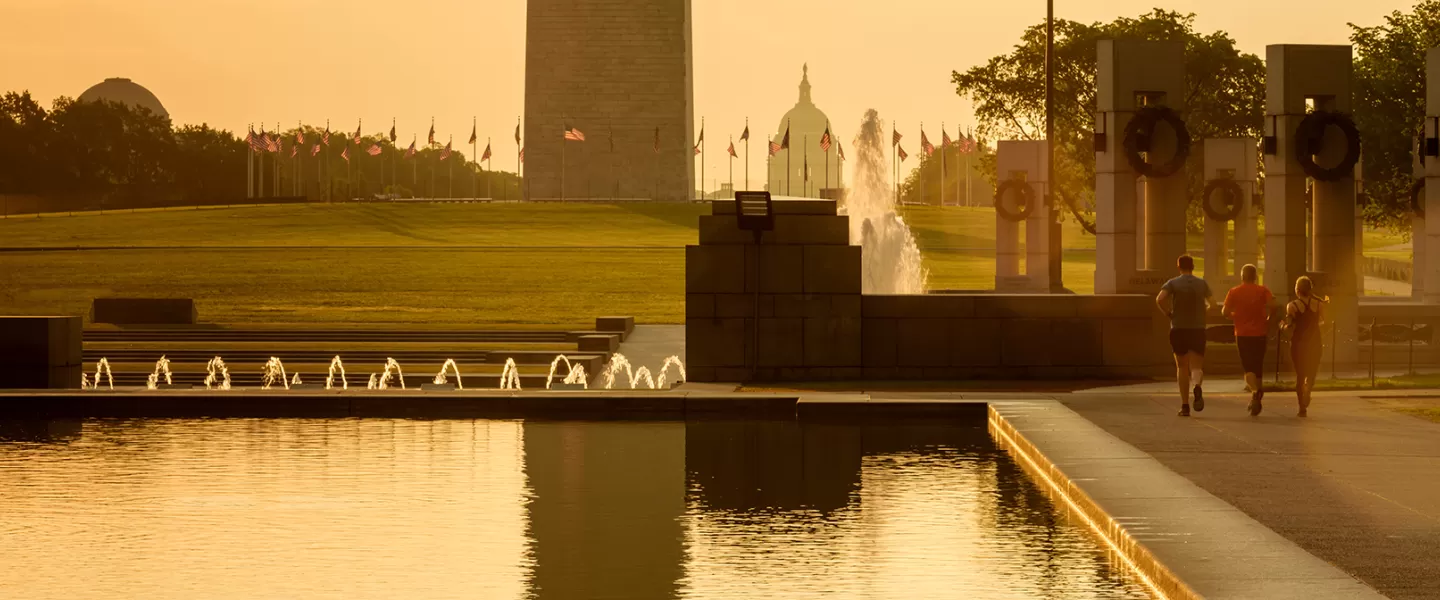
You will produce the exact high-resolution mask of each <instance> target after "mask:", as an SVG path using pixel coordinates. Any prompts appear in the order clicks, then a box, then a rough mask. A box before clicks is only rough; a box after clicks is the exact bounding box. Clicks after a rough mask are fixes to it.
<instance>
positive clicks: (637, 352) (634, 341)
mask: <svg viewBox="0 0 1440 600" xmlns="http://www.w3.org/2000/svg"><path fill="white" fill-rule="evenodd" d="M620 353H621V354H624V355H625V359H626V360H628V361H630V364H632V365H634V366H635V368H636V369H639V368H640V367H648V368H649V369H650V371H651V373H652V374H653V375H654V376H657V377H658V376H659V375H660V368H661V367H663V366H664V365H665V359H666V358H668V357H671V356H679V357H680V361H681V362H682V363H683V362H684V361H685V326H684V325H636V326H635V331H634V332H631V334H630V338H629V339H627V340H625V341H624V342H621V343H620ZM668 378H669V381H675V373H674V372H673V370H672V372H671V373H670V374H669V376H668Z"/></svg>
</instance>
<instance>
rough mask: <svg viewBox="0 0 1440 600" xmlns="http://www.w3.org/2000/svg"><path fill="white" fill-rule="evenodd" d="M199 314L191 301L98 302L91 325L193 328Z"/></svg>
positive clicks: (131, 300)
mask: <svg viewBox="0 0 1440 600" xmlns="http://www.w3.org/2000/svg"><path fill="white" fill-rule="evenodd" d="M198 316H199V315H198V314H197V313H196V311H195V301H194V300H191V299H189V298H96V299H95V301H94V302H93V303H92V304H91V307H90V321H91V322H94V323H109V324H112V325H194V324H195V323H196V321H197V318H198Z"/></svg>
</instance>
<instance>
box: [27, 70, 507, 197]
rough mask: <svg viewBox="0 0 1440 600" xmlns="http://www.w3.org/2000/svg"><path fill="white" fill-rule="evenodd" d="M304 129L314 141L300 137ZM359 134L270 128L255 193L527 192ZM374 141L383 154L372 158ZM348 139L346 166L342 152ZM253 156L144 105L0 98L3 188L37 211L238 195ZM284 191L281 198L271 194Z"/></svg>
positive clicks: (455, 161)
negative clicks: (275, 141)
mask: <svg viewBox="0 0 1440 600" xmlns="http://www.w3.org/2000/svg"><path fill="white" fill-rule="evenodd" d="M302 131H303V133H304V137H305V143H304V144H298V143H297V142H298V140H297V137H296V136H297V133H300V132H302ZM352 135H353V134H348V133H340V132H332V135H331V138H330V144H329V145H324V144H322V145H321V148H320V152H319V153H312V150H313V148H314V145H315V144H318V143H320V137H321V131H320V130H319V129H316V128H314V127H303V128H299V127H296V128H291V129H289V130H287V131H283V132H279V131H272V132H271V136H272V137H278V138H279V139H280V140H281V141H282V144H283V146H282V147H281V149H280V152H262V153H259V154H257V155H256V156H257V157H258V158H259V159H260V160H261V161H263V162H264V164H265V178H264V179H263V180H261V179H260V173H259V170H260V169H259V167H258V163H257V168H256V173H255V174H254V176H255V177H256V183H257V187H258V189H264V190H266V192H267V193H266V194H265V195H282V196H287V195H292V194H293V192H292V190H294V189H295V187H292V186H293V185H294V184H296V183H298V184H299V186H298V187H299V189H300V190H301V192H300V193H301V195H306V196H310V197H312V198H320V197H325V190H326V189H330V188H331V186H332V185H333V186H334V188H333V189H335V190H337V191H336V193H337V194H340V193H348V194H352V195H362V194H364V195H368V194H376V193H381V192H382V191H383V192H388V193H393V194H398V195H401V196H408V195H413V193H414V192H422V193H424V194H428V195H436V196H441V197H443V196H447V195H449V193H450V192H451V190H452V189H453V192H454V194H455V195H456V196H470V195H472V194H474V195H484V194H485V193H486V191H487V190H489V191H491V192H493V194H494V195H495V196H497V197H500V196H502V195H508V196H511V197H518V194H519V189H520V188H519V184H518V180H517V178H516V177H515V175H514V174H513V173H499V172H494V173H492V172H488V171H483V170H481V169H480V167H479V166H478V165H475V164H474V163H472V162H469V161H467V159H466V157H465V154H464V153H463V152H460V151H458V150H457V151H455V152H452V153H451V154H450V156H449V157H448V158H446V159H445V160H441V159H440V156H441V154H442V150H441V149H440V148H438V147H437V148H421V149H418V151H417V153H416V155H415V156H414V157H413V158H408V159H406V158H402V157H401V153H402V152H403V147H402V148H396V147H395V146H394V145H392V144H391V143H390V141H389V139H388V137H387V136H381V135H366V136H362V137H361V139H360V141H359V142H358V143H356V142H354V141H353V139H352ZM376 144H378V145H379V146H380V147H381V148H382V149H383V150H384V153H383V154H381V155H380V156H378V157H375V156H370V155H368V154H366V152H365V151H366V150H367V149H369V148H370V147H371V146H372V145H376ZM347 145H348V148H349V150H348V156H349V159H350V163H349V165H347V163H346V162H345V160H344V159H343V158H342V157H341V152H342V151H343V150H344V149H345V148H346V147H347ZM248 152H250V148H249V144H248V143H247V142H246V140H245V139H244V134H243V133H242V134H240V135H237V134H234V133H231V132H229V131H225V130H219V129H214V128H211V127H210V126H208V125H206V124H200V125H185V126H181V127H174V126H173V125H172V124H171V122H170V120H169V119H168V118H166V117H161V116H158V115H154V114H152V113H150V111H148V110H146V109H144V108H132V107H130V106H127V105H125V104H120V103H114V102H78V101H76V100H73V99H71V98H66V97H61V98H58V99H56V100H55V101H54V103H53V104H52V107H51V108H50V109H49V110H46V109H45V108H43V107H42V106H41V105H40V104H39V103H38V102H36V101H35V99H34V98H32V97H31V95H30V94H29V93H28V92H10V93H7V94H5V95H4V96H0V194H5V195H20V196H29V197H33V198H36V199H38V201H39V203H40V204H39V205H38V207H37V208H36V209H37V210H47V211H48V210H76V209H91V208H120V207H135V206H165V205H176V204H214V203H230V202H238V201H241V200H242V199H243V198H244V197H245V192H246V184H245V177H246V161H247V153H248ZM447 161H448V162H447ZM277 166H278V168H277ZM277 176H278V177H279V181H278V185H277V181H276V179H275V178H276V177H277ZM452 177H453V178H454V180H455V181H454V184H453V187H452V185H451V181H450V178H452ZM297 178H298V179H299V181H298V182H297V181H296V179H297ZM492 178H493V179H492ZM275 189H278V190H279V193H278V194H272V193H270V192H271V191H272V190H275Z"/></svg>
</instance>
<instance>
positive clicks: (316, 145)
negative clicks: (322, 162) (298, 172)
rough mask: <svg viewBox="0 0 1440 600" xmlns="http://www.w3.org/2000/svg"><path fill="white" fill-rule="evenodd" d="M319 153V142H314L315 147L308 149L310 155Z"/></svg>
mask: <svg viewBox="0 0 1440 600" xmlns="http://www.w3.org/2000/svg"><path fill="white" fill-rule="evenodd" d="M319 153H320V144H315V147H314V148H311V149H310V156H315V155H316V154H319Z"/></svg>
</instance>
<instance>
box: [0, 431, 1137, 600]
mask: <svg viewBox="0 0 1440 600" xmlns="http://www.w3.org/2000/svg"><path fill="white" fill-rule="evenodd" d="M0 590H3V592H4V593H3V595H4V596H6V597H15V598H21V597H24V598H66V599H80V598H106V599H114V598H146V599H151V598H157V599H168V598H185V599H190V598H206V599H230V598H346V599H369V598H376V599H380V598H562V599H569V598H647V599H648V598H695V599H730V598H771V599H790V598H799V599H804V598H846V599H851V598H895V599H900V598H904V599H911V598H966V599H980V600H984V599H999V598H1014V599H1031V598H1055V599H1072V598H1074V599H1081V598H1086V599H1088V598H1101V599H1117V598H1146V597H1147V596H1146V595H1145V594H1144V593H1143V592H1142V591H1141V590H1140V588H1139V587H1138V586H1137V585H1136V584H1135V583H1133V582H1132V581H1130V580H1129V579H1127V578H1125V577H1123V576H1122V575H1121V574H1120V572H1119V570H1118V569H1117V567H1116V566H1115V565H1114V563H1113V561H1111V560H1110V559H1109V558H1107V556H1106V554H1105V553H1104V552H1103V551H1101V550H1100V549H1099V548H1098V547H1097V545H1096V544H1095V542H1094V541H1093V540H1092V539H1091V538H1090V537H1088V535H1087V534H1086V532H1085V531H1084V530H1083V529H1081V527H1080V526H1079V525H1078V524H1072V523H1070V522H1069V521H1068V520H1067V519H1066V518H1065V517H1064V516H1063V515H1062V514H1060V513H1058V512H1057V511H1056V510H1055V508H1054V506H1052V505H1051V503H1050V502H1049V501H1048V500H1047V499H1046V498H1045V496H1044V495H1043V494H1042V493H1040V492H1039V490H1038V489H1036V488H1035V487H1034V486H1033V485H1032V484H1031V483H1030V482H1029V481H1028V480H1026V479H1025V477H1024V474H1023V472H1021V471H1020V470H1019V468H1018V467H1017V466H1016V465H1015V464H1014V463H1012V462H1011V461H1010V460H1009V458H1008V457H1007V456H1006V455H1005V454H1004V453H1002V452H999V451H998V450H997V449H996V448H995V446H994V445H993V443H992V442H991V440H990V438H989V436H988V435H987V434H986V433H985V431H984V429H983V426H977V424H976V423H974V422H962V423H950V424H938V425H937V424H926V425H923V426H921V425H905V424H895V423H892V424H883V425H882V424H869V425H864V426H861V425H828V424H827V425H811V424H804V425H801V424H797V423H794V422H788V421H734V422H691V423H680V422H644V423H640V422H636V423H630V422H580V421H490V420H477V421H413V420H396V421H386V420H86V421H34V422H13V421H11V422H6V421H0Z"/></svg>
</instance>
